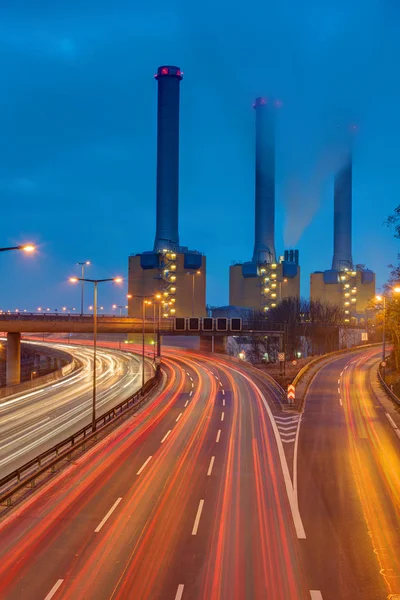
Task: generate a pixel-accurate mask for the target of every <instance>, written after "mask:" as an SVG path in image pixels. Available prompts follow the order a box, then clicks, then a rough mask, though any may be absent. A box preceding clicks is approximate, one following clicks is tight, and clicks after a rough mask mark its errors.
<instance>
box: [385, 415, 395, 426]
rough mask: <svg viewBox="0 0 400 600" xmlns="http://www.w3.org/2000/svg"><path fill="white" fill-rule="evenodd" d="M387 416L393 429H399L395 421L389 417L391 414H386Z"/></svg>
mask: <svg viewBox="0 0 400 600" xmlns="http://www.w3.org/2000/svg"><path fill="white" fill-rule="evenodd" d="M385 414H386V416H387V418H388V419H389V423H390V424H391V426H392V427H393V429H397V428H398V427H397V425H396V423H395V422H394V421H393V419H392V417H391V415H389V413H385Z"/></svg>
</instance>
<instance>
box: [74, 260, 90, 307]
mask: <svg viewBox="0 0 400 600" xmlns="http://www.w3.org/2000/svg"><path fill="white" fill-rule="evenodd" d="M76 264H77V265H78V266H79V267H81V276H80V281H81V282H82V287H81V317H82V316H83V294H84V288H85V267H86V266H87V265H90V260H85V261H84V262H77V263H76Z"/></svg>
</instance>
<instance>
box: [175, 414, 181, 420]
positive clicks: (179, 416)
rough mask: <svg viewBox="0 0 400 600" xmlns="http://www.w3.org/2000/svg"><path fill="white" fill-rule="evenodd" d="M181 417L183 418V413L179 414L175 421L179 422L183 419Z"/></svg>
mask: <svg viewBox="0 0 400 600" xmlns="http://www.w3.org/2000/svg"><path fill="white" fill-rule="evenodd" d="M181 416H182V413H179V415H178V416H177V417H176V419H175V421H176V422H178V421H179V419H180V418H181Z"/></svg>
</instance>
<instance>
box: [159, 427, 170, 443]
mask: <svg viewBox="0 0 400 600" xmlns="http://www.w3.org/2000/svg"><path fill="white" fill-rule="evenodd" d="M170 433H171V429H170V430H169V431H167V433H166V434H165V435H164V437H163V439H162V440H161V443H162V444H163V443H164V442H165V440H166V439H167V437H168V436H169V434H170Z"/></svg>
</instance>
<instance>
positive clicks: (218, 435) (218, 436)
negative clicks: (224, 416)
mask: <svg viewBox="0 0 400 600" xmlns="http://www.w3.org/2000/svg"><path fill="white" fill-rule="evenodd" d="M220 437H221V430H220V429H218V433H217V439H216V440H215V441H216V443H217V444H218V442H219V438H220Z"/></svg>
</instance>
